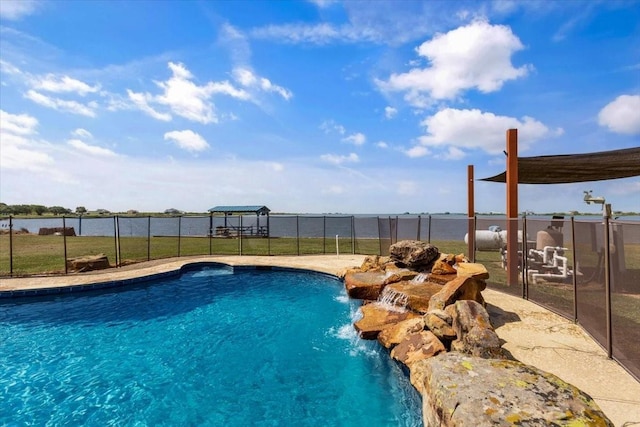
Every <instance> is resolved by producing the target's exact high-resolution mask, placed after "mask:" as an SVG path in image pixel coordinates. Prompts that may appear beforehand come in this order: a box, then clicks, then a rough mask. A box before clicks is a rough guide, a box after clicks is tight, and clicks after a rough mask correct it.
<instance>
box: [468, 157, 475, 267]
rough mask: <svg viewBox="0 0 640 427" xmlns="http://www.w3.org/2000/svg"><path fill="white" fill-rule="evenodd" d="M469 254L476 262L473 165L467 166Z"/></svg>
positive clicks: (470, 258)
mask: <svg viewBox="0 0 640 427" xmlns="http://www.w3.org/2000/svg"><path fill="white" fill-rule="evenodd" d="M467 197H468V199H467V220H468V225H467V246H468V249H467V251H468V252H467V253H468V254H469V255H468V257H469V260H470V261H471V262H476V224H475V222H476V221H475V218H476V208H475V204H474V188H473V165H468V166H467Z"/></svg>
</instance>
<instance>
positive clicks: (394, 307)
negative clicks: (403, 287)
mask: <svg viewBox="0 0 640 427" xmlns="http://www.w3.org/2000/svg"><path fill="white" fill-rule="evenodd" d="M375 303H376V304H377V305H378V306H380V307H382V308H384V309H385V310H389V311H397V312H401V313H403V312H405V311H407V304H408V303H409V296H408V295H407V294H405V293H403V292H398V291H396V290H395V289H392V288H390V287H389V286H387V287H385V288H384V289H383V290H382V294H380V297H378V301H376V302H375Z"/></svg>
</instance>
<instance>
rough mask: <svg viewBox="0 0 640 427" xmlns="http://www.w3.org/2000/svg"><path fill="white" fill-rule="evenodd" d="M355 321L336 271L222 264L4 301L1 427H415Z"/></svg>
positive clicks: (404, 392) (396, 377)
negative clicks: (145, 281)
mask: <svg viewBox="0 0 640 427" xmlns="http://www.w3.org/2000/svg"><path fill="white" fill-rule="evenodd" d="M355 313H357V302H354V301H350V300H349V299H348V298H347V296H346V293H345V291H344V288H343V286H342V284H341V282H340V281H338V280H336V279H334V278H332V277H329V276H325V275H322V274H315V273H310V272H302V271H293V270H285V269H274V270H272V271H262V270H257V269H255V268H235V269H233V268H231V267H226V266H219V265H212V266H208V267H201V268H198V269H194V270H191V271H186V272H184V273H183V274H181V275H180V276H179V277H176V278H172V279H164V280H158V281H156V282H153V283H148V284H142V285H136V286H132V287H127V288H121V289H119V290H117V291H114V290H111V291H99V292H95V291H94V292H87V293H79V294H76V295H68V296H55V297H47V298H42V297H39V298H27V299H20V300H11V301H3V302H1V303H0V393H1V394H2V397H3V398H2V400H3V402H2V405H0V425H94V426H105V425H118V426H122V425H154V426H156V425H167V426H187V425H189V426H191V425H199V426H249V425H251V426H289V425H295V426H320V425H322V426H363V425H372V426H419V425H422V420H421V409H420V407H421V402H420V397H419V395H418V393H417V392H416V391H415V389H414V388H413V387H412V386H411V385H410V384H409V382H408V378H407V377H406V375H405V374H404V373H403V372H402V370H401V369H400V368H399V367H398V365H397V364H396V363H395V362H393V361H392V360H391V359H390V357H389V356H388V354H387V352H386V350H384V349H382V348H381V346H379V345H378V344H377V343H376V342H367V341H363V340H360V339H359V338H357V336H356V333H355V331H354V329H353V326H352V323H353V321H354V316H355Z"/></svg>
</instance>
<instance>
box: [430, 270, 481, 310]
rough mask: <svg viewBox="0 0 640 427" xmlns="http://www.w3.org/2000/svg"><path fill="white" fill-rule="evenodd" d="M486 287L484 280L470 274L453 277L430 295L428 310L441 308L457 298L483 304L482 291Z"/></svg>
mask: <svg viewBox="0 0 640 427" xmlns="http://www.w3.org/2000/svg"><path fill="white" fill-rule="evenodd" d="M486 287H487V283H486V282H485V281H484V280H479V279H476V278H474V277H471V276H461V277H455V278H454V279H453V280H450V281H449V282H447V284H446V285H444V286H443V287H442V290H441V291H440V292H438V293H437V294H435V295H434V296H433V297H431V300H430V301H429V310H437V309H440V310H442V309H443V308H445V307H446V306H448V305H450V304H453V303H454V302H456V301H458V300H473V301H476V302H478V303H480V304H483V305H484V298H483V297H482V291H483V290H484V289H485V288H486Z"/></svg>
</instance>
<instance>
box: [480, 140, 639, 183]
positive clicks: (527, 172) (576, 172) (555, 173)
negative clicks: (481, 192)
mask: <svg viewBox="0 0 640 427" xmlns="http://www.w3.org/2000/svg"><path fill="white" fill-rule="evenodd" d="M633 176H640V147H634V148H626V149H622V150H612V151H600V152H597V153H586V154H562V155H556V156H537V157H518V183H519V184H567V183H571V182H588V181H604V180H607V179H619V178H630V177H633ZM481 181H490V182H507V173H506V172H502V173H501V174H499V175H496V176H492V177H489V178H483V179H482V180H481Z"/></svg>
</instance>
